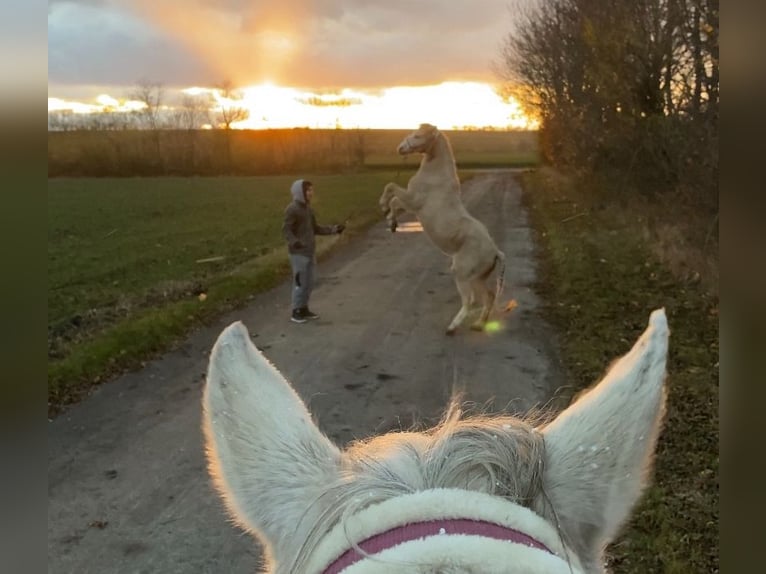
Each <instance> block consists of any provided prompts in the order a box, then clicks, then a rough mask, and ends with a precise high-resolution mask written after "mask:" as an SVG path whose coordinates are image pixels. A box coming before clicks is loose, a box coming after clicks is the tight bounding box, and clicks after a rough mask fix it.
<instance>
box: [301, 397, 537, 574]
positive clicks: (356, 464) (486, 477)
mask: <svg viewBox="0 0 766 574" xmlns="http://www.w3.org/2000/svg"><path fill="white" fill-rule="evenodd" d="M462 414H463V413H462V410H461V407H460V404H459V400H458V398H457V397H455V398H453V399H452V401H451V404H450V407H449V409H448V410H447V413H446V415H445V416H444V418H443V420H442V422H441V423H440V424H439V425H438V426H436V427H434V428H432V429H430V430H428V431H426V432H423V433H421V432H417V433H416V432H398V433H396V432H395V433H390V434H387V435H383V436H378V437H373V438H371V439H368V440H360V441H356V442H354V443H352V444H351V446H350V447H349V448H348V449H347V450H346V451H345V454H344V463H343V468H342V472H341V477H340V478H339V480H338V481H337V482H336V483H334V484H329V485H327V487H326V489H325V490H324V491H323V492H322V493H321V494H320V495H319V496H318V497H317V498H316V499H315V501H314V503H313V504H312V505H311V506H315V505H320V507H324V508H325V509H326V510H325V511H324V513H323V514H321V515H320V516H318V518H317V519H316V520H315V522H314V524H311V525H309V526H308V527H307V528H306V531H307V532H308V536H307V537H306V539H305V540H304V542H303V544H302V546H301V548H300V551H299V552H298V555H297V556H296V558H295V561H294V563H293V564H292V567H291V568H290V571H291V572H294V571H300V570H301V568H302V567H303V566H304V565H305V561H306V560H307V559H308V558H309V557H310V556H311V554H312V552H313V551H314V550H315V548H316V547H317V545H318V544H319V542H320V541H321V540H322V538H323V537H324V536H325V535H326V534H327V532H329V531H330V530H331V529H332V528H333V527H334V526H335V525H336V524H338V523H339V522H340V523H342V522H343V521H344V520H345V519H346V518H347V517H349V516H352V515H353V514H355V513H357V512H359V511H360V510H362V509H364V508H366V507H368V506H370V505H372V504H377V503H379V502H383V501H384V500H388V499H391V498H394V497H396V496H400V495H402V494H409V493H413V492H417V491H422V490H427V489H433V488H456V489H462V490H471V491H478V492H483V493H486V494H490V495H494V496H500V497H503V498H505V499H507V500H509V501H511V502H514V503H516V504H519V505H521V506H525V507H531V506H532V504H533V502H534V501H535V500H536V499H537V498H538V496H539V494H540V493H541V490H542V475H543V470H544V469H543V461H544V460H545V457H544V451H545V445H544V441H543V437H542V435H541V434H540V433H539V432H537V430H535V428H534V426H533V425H532V424H531V422H532V421H531V420H530V419H529V418H526V419H519V418H516V417H511V416H507V415H505V416H490V415H476V416H471V417H467V418H462ZM530 416H532V415H530ZM535 422H537V421H535ZM327 500H329V501H331V504H326V502H327ZM323 503H324V504H323ZM311 506H310V507H309V508H307V510H306V513H305V514H304V517H306V516H310V515H311V514H312V513H311V512H309V511H310V509H311ZM349 543H350V541H349Z"/></svg>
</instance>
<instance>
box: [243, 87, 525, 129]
mask: <svg viewBox="0 0 766 574" xmlns="http://www.w3.org/2000/svg"><path fill="white" fill-rule="evenodd" d="M241 92H242V100H241V101H240V103H239V105H241V106H242V107H244V108H246V109H247V110H248V111H249V112H250V114H249V117H248V118H247V119H246V120H243V121H241V122H237V123H236V124H233V126H232V127H236V128H243V129H263V128H285V127H309V128H347V129H348V128H372V129H386V128H400V129H401V128H409V127H412V126H417V125H418V124H420V123H423V122H429V123H432V124H434V125H437V126H440V127H442V128H444V129H462V128H516V129H533V128H534V127H535V126H533V125H531V123H530V120H529V119H528V118H527V117H526V116H525V115H524V113H523V112H522V110H521V108H520V106H519V105H518V103H516V102H515V101H513V100H504V99H503V98H502V97H501V96H500V95H498V93H497V92H496V91H495V90H494V89H493V88H492V87H491V86H490V85H488V84H481V83H477V82H444V83H442V84H438V85H433V86H420V87H409V86H401V87H392V88H385V89H381V90H378V91H361V90H353V89H344V90H340V91H335V92H331V93H321V92H320V93H312V92H305V91H300V90H298V89H295V88H288V87H279V86H275V85H272V84H262V85H258V86H250V87H247V88H244V89H243V90H241Z"/></svg>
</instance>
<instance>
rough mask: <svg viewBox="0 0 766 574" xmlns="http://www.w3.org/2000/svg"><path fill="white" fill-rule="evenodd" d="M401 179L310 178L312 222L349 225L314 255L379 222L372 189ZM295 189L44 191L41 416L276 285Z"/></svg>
mask: <svg viewBox="0 0 766 574" xmlns="http://www.w3.org/2000/svg"><path fill="white" fill-rule="evenodd" d="M413 168H414V166H413ZM411 173H412V172H411V171H409V170H408V171H403V172H401V173H397V172H385V171H382V172H374V173H366V174H356V175H355V174H350V175H344V176H316V177H314V176H312V177H311V179H312V181H314V184H315V188H316V190H317V197H316V202H315V210H316V213H317V217H318V220H319V221H320V222H323V221H324V222H328V223H332V222H341V221H348V231H347V232H346V233H345V234H344V235H343V236H342V237H341V238H340V239H339V238H337V237H320V238H319V239H320V244H319V251H320V253H322V252H324V251H326V250H327V249H329V248H331V247H332V246H333V245H334V244H335V243H337V242H338V241H347V240H348V239H349V237H353V235H354V234H355V233H358V232H359V231H360V230H361V229H364V228H365V227H366V226H369V225H370V224H371V223H373V222H376V221H381V220H382V215H381V214H380V212H379V210H378V207H377V200H378V197H379V196H380V193H381V191H382V189H383V186H384V185H385V183H386V182H388V181H392V180H395V181H400V182H405V181H406V180H407V178H408V177H409V176H410V175H411ZM294 179H295V177H294V176H274V177H241V178H238V177H219V178H130V179H127V178H126V179H51V180H49V181H48V361H49V362H48V385H49V400H50V402H51V407H52V409H53V410H54V411H55V409H56V408H57V406H60V405H61V404H65V403H67V402H70V401H72V400H76V399H77V398H78V397H79V396H80V395H81V393H82V392H83V391H84V390H86V389H87V388H88V386H90V385H92V384H94V383H97V382H99V381H100V380H102V379H103V378H104V377H107V376H109V375H110V374H114V373H116V372H119V371H120V370H121V369H124V368H128V367H132V366H135V365H137V364H139V362H140V361H141V360H144V359H146V358H147V357H149V356H151V355H152V354H153V353H155V352H159V351H161V350H163V349H164V348H166V346H167V344H168V343H169V342H170V341H172V340H173V339H174V338H175V337H179V336H181V335H182V334H183V333H184V332H185V331H186V330H187V329H188V328H189V327H190V326H191V325H194V324H195V323H196V322H198V321H202V320H205V319H206V318H207V317H213V316H215V315H216V314H217V313H221V312H222V311H223V310H225V309H228V308H231V307H232V306H235V305H238V304H241V303H242V302H244V301H245V300H246V299H247V297H249V296H250V295H252V294H254V293H257V292H258V291H259V290H262V289H265V288H268V287H270V286H272V285H274V284H276V282H277V281H279V280H280V279H281V278H282V277H284V276H285V275H286V272H287V270H288V265H287V256H286V253H285V250H284V241H283V239H282V236H281V224H282V213H283V210H284V208H285V206H286V205H287V204H288V203H289V201H290V195H289V191H288V190H289V187H290V183H291V182H292V181H293V180H294ZM202 293H204V297H205V300H204V301H200V297H199V295H200V294H202Z"/></svg>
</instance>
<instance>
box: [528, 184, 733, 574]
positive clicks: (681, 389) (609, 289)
mask: <svg viewBox="0 0 766 574" xmlns="http://www.w3.org/2000/svg"><path fill="white" fill-rule="evenodd" d="M524 190H525V192H524V198H525V199H524V200H525V203H526V204H527V206H528V209H529V211H530V216H531V217H532V220H533V223H534V227H535V228H536V229H537V231H538V233H539V238H538V239H539V241H538V244H539V245H541V247H542V251H543V253H542V262H541V275H540V277H541V278H540V285H539V289H540V292H541V294H542V296H543V299H544V300H545V301H547V303H546V313H547V315H548V317H549V319H550V320H551V322H552V323H553V324H554V325H555V326H556V327H557V330H558V331H559V333H560V334H561V346H562V353H563V357H564V361H565V364H566V365H567V367H568V370H569V375H570V381H571V385H572V387H571V392H572V394H573V395H574V394H576V393H577V392H579V391H580V390H582V389H584V388H586V387H588V386H590V385H591V384H593V383H594V382H595V381H596V380H597V379H598V378H599V377H600V376H601V375H602V374H603V372H604V369H605V366H606V365H608V364H609V363H610V362H611V361H612V360H613V359H615V358H616V357H618V356H620V355H622V354H624V353H625V352H626V351H628V349H629V348H630V345H631V344H632V342H633V341H634V340H635V339H636V338H637V336H638V335H639V334H640V333H641V332H642V331H643V329H644V328H645V326H646V322H647V320H648V317H649V313H650V312H651V310H652V309H655V308H658V307H665V309H666V312H667V315H668V321H669V324H670V329H671V339H670V357H669V365H668V373H669V378H668V382H669V395H668V409H667V417H666V423H665V427H664V430H663V432H662V435H661V437H660V439H659V444H658V451H657V455H656V463H655V464H656V466H655V472H654V478H653V482H652V485H651V486H650V487H649V488H648V490H647V492H646V495H645V496H644V498H643V499H642V501H641V502H640V503H639V505H638V507H637V509H636V511H635V512H634V514H633V517H632V520H631V521H630V523H629V525H628V526H627V528H626V529H625V531H624V533H623V535H622V536H621V537H620V538H619V539H618V540H617V541H615V543H614V544H613V545H612V546H611V547H610V548H609V549H608V556H609V567H610V568H611V569H612V570H613V571H615V572H621V573H626V574H631V573H636V574H638V573H641V574H645V573H647V572H663V573H668V574H674V573H681V572H683V573H688V572H710V573H712V572H718V571H719V552H718V524H719V520H718V501H719V495H718V490H719V487H718V476H719V471H718V462H719V457H718V433H719V430H718V429H719V424H718V420H719V419H718V341H719V339H718V297H717V294H710V293H708V292H706V290H705V289H704V288H703V286H702V284H701V283H700V282H699V281H697V282H692V281H686V280H684V279H683V278H681V277H679V276H678V275H677V274H673V273H671V271H670V267H669V266H668V265H667V263H661V262H660V259H659V258H657V257H656V245H654V244H652V240H651V237H652V234H651V233H647V232H646V229H645V217H642V216H641V215H640V214H630V213H625V211H624V210H621V208H620V207H618V206H615V205H608V204H605V203H604V202H603V201H600V202H596V201H594V200H593V199H591V198H592V197H593V196H594V194H593V193H592V192H593V190H588V191H587V192H586V190H584V189H583V187H582V186H575V185H572V184H570V183H569V182H568V181H566V180H565V179H564V178H562V177H560V176H558V175H557V174H555V173H553V172H551V171H545V170H540V171H537V172H532V173H529V174H526V175H525V176H524ZM618 210H621V211H619V212H618Z"/></svg>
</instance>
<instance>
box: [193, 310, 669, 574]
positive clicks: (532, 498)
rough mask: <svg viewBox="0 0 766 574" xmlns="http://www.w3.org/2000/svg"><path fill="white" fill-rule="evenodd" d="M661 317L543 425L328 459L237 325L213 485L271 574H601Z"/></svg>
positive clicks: (634, 447)
mask: <svg viewBox="0 0 766 574" xmlns="http://www.w3.org/2000/svg"><path fill="white" fill-rule="evenodd" d="M667 350H668V326H667V320H666V318H665V313H664V311H663V310H658V311H655V312H654V313H652V315H651V317H650V319H649V326H648V327H647V329H646V331H644V333H643V335H642V336H641V337H640V338H639V340H638V341H637V342H636V344H635V345H634V346H633V349H632V350H631V351H630V352H629V353H628V354H626V355H625V356H624V357H622V358H621V359H620V360H619V361H617V362H616V363H615V364H614V365H613V366H612V367H611V368H610V370H609V371H608V372H607V374H606V375H605V377H604V378H603V379H602V380H601V382H599V383H598V384H597V385H596V386H595V387H594V388H592V389H591V390H590V391H588V392H587V393H585V394H583V395H581V396H580V397H579V398H578V400H577V401H576V402H575V403H574V404H572V405H571V406H569V407H568V408H567V409H566V410H564V411H563V412H562V413H561V414H560V415H559V416H558V417H556V418H555V420H553V421H552V422H550V423H548V424H545V425H542V426H538V427H533V426H532V424H531V423H529V422H526V421H524V420H521V419H518V418H514V417H511V416H507V415H497V416H492V417H489V416H483V417H477V418H467V419H463V418H461V413H460V410H459V406H458V405H457V402H456V401H453V404H452V407H451V408H450V410H449V411H448V413H447V414H446V416H445V418H444V420H443V422H442V423H441V424H440V425H439V426H438V427H436V428H434V429H431V430H429V431H426V432H398V433H391V434H388V435H384V436H380V437H375V438H371V439H369V440H366V441H360V442H357V443H354V444H352V445H351V446H350V447H349V448H348V449H347V450H345V451H342V450H339V449H338V448H337V447H336V446H335V445H334V444H333V443H332V442H331V441H330V440H329V439H328V438H327V437H326V436H325V435H324V434H322V432H321V431H320V430H319V428H318V427H317V426H316V424H315V423H314V421H313V420H312V417H311V414H310V413H309V411H308V410H307V409H306V405H305V403H304V402H303V401H302V400H301V399H300V398H299V397H298V395H297V394H296V392H295V391H294V390H293V388H292V387H291V386H290V384H289V383H288V382H287V381H286V380H285V379H284V378H283V377H282V375H281V374H280V373H279V372H278V371H277V370H276V369H275V368H274V367H273V366H272V365H271V364H270V363H269V362H268V360H267V359H266V358H265V357H264V356H263V355H262V354H261V353H260V351H258V349H256V348H255V346H254V345H253V344H252V342H251V340H250V336H249V334H248V332H247V329H245V327H244V326H243V325H242V323H234V324H232V325H230V326H229V327H228V328H226V329H225V330H224V332H223V333H222V334H221V336H220V337H219V338H218V341H217V342H216V344H215V347H214V348H213V351H212V353H211V356H210V365H209V368H208V373H207V383H206V387H205V393H204V398H203V410H204V415H203V426H204V431H205V437H206V442H207V453H208V463H209V470H210V473H211V475H212V477H213V479H214V481H215V484H216V486H217V488H218V490H219V492H220V494H221V495H222V496H223V498H224V500H225V502H226V505H227V507H228V509H229V512H230V514H231V515H232V517H233V518H234V519H235V520H236V521H237V522H238V524H239V525H240V526H241V527H242V528H244V529H245V530H247V531H249V532H250V533H252V534H255V535H257V536H258V537H259V538H260V540H261V542H262V543H263V545H264V549H265V559H266V572H268V573H271V574H341V573H342V574H384V573H391V572H397V573H403V574H458V573H460V574H466V573H468V574H480V573H481V574H599V573H602V572H604V557H603V553H604V548H605V547H606V546H607V544H608V543H610V542H611V541H612V540H613V539H614V538H615V536H616V535H617V533H618V532H619V530H620V528H621V526H622V524H623V523H624V522H625V521H626V520H627V519H628V517H629V515H630V512H631V509H632V508H633V506H634V505H635V503H636V502H637V500H638V498H639V497H640V495H641V492H642V491H643V489H644V487H645V485H646V481H647V478H648V473H649V470H650V467H651V464H652V459H653V455H654V450H655V446H656V441H657V436H658V434H659V431H660V426H661V422H662V417H663V412H664V403H665V388H664V387H665V385H664V378H665V363H666V357H667Z"/></svg>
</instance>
